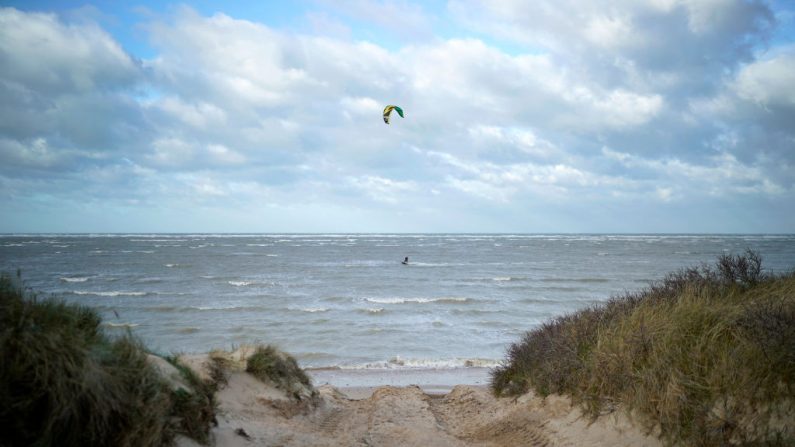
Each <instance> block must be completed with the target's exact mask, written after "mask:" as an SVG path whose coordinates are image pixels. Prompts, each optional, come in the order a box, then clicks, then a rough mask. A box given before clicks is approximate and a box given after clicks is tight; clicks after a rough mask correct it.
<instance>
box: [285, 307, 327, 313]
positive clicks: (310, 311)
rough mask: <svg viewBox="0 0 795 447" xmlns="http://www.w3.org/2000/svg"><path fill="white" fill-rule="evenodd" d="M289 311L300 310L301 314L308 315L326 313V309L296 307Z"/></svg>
mask: <svg viewBox="0 0 795 447" xmlns="http://www.w3.org/2000/svg"><path fill="white" fill-rule="evenodd" d="M291 310H300V311H301V312H309V313H316V312H328V308H326V307H298V308H291Z"/></svg>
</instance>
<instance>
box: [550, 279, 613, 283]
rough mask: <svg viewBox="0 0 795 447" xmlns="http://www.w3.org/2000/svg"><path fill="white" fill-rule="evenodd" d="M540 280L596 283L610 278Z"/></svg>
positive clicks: (607, 280)
mask: <svg viewBox="0 0 795 447" xmlns="http://www.w3.org/2000/svg"><path fill="white" fill-rule="evenodd" d="M539 281H541V282H583V283H597V282H610V281H611V280H610V278H542V279H540V280H539Z"/></svg>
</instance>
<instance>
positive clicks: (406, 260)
mask: <svg viewBox="0 0 795 447" xmlns="http://www.w3.org/2000/svg"><path fill="white" fill-rule="evenodd" d="M408 263H409V257H408V256H406V259H404V260H403V262H401V264H408Z"/></svg>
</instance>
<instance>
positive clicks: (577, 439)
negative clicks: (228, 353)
mask: <svg viewBox="0 0 795 447" xmlns="http://www.w3.org/2000/svg"><path fill="white" fill-rule="evenodd" d="M187 363H188V364H190V365H191V366H192V367H193V368H198V370H199V371H201V369H202V366H201V365H202V360H201V356H198V357H197V356H192V357H191V358H190V359H188V361H187ZM484 370H485V371H484ZM309 373H310V375H311V376H312V377H313V380H314V381H315V383H316V385H318V386H317V391H318V397H317V399H316V401H315V403H314V404H312V405H310V404H309V403H308V402H306V401H304V402H300V401H299V402H296V401H295V400H294V399H290V398H289V396H287V395H286V394H285V393H284V392H282V391H280V390H279V389H277V388H275V387H273V386H271V385H269V384H267V383H264V382H262V381H259V380H257V379H255V378H254V377H253V376H252V375H250V374H248V373H246V372H245V371H240V370H238V371H233V372H231V373H230V374H229V376H228V380H227V383H226V385H225V386H224V387H222V388H221V389H220V390H219V391H218V393H217V394H216V398H217V403H218V409H217V413H216V417H217V422H218V425H217V426H216V427H214V428H213V429H212V430H211V439H212V443H214V445H216V446H221V447H232V446H252V445H263V446H265V445H267V446H271V445H280V446H387V447H388V446H418V447H419V446H426V447H427V446H494V447H497V446H500V447H503V446H517V447H518V446H577V445H590V446H657V445H662V444H661V442H660V441H659V440H657V439H656V438H655V437H654V436H652V435H648V434H646V433H644V432H643V431H642V430H641V429H639V428H636V427H634V426H633V425H632V424H631V423H630V422H629V421H628V420H627V418H626V417H625V416H624V415H621V414H618V413H616V414H611V415H606V416H603V417H600V418H598V419H597V420H596V421H591V420H590V419H589V418H587V417H584V416H583V414H582V413H581V411H580V410H579V409H578V408H576V407H575V406H573V405H572V404H571V401H570V400H569V399H568V398H566V397H561V396H555V395H552V396H548V397H546V398H544V399H542V398H540V397H538V396H536V395H535V394H533V393H528V394H525V395H522V396H519V397H511V398H496V397H494V396H493V394H492V393H491V391H490V389H489V387H488V386H487V382H486V381H485V379H486V378H487V377H488V376H487V373H488V371H487V369H484V368H471V369H468V368H457V369H447V370H433V369H417V370H392V371H372V370H367V371H350V370H348V371H344V370H320V371H317V370H316V371H309ZM203 374H206V372H204V373H203ZM320 382H324V383H320ZM456 382H460V383H465V382H477V384H466V385H464V384H455V383H456ZM384 383H389V385H382V384H384ZM330 384H336V386H332V385H330ZM379 384H381V385H379ZM178 445H180V446H181V447H192V446H196V445H198V444H196V443H195V442H194V441H192V440H190V439H188V438H180V439H179V442H178Z"/></svg>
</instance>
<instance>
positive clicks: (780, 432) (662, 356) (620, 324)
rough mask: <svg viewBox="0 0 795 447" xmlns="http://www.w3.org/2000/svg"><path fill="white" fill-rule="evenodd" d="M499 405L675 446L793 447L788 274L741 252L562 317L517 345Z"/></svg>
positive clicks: (794, 331) (794, 368)
mask: <svg viewBox="0 0 795 447" xmlns="http://www.w3.org/2000/svg"><path fill="white" fill-rule="evenodd" d="M492 387H493V389H494V391H495V392H496V393H497V394H503V395H515V394H520V393H523V392H526V391H528V390H529V389H530V388H532V389H535V390H536V391H537V392H539V393H541V394H542V395H547V394H551V393H560V394H568V395H571V396H572V397H573V399H574V400H575V401H577V402H579V403H580V404H582V405H583V407H584V408H585V409H586V411H587V412H588V413H589V414H590V415H591V416H593V417H596V416H598V415H600V414H603V413H607V412H610V411H613V410H615V409H617V408H619V407H621V408H624V409H626V410H628V411H630V412H631V413H632V414H633V415H634V416H635V418H636V419H637V420H638V421H639V422H640V423H641V424H643V425H644V426H646V427H647V428H648V429H650V430H652V429H657V430H659V431H660V435H661V436H662V437H663V439H665V440H666V441H668V442H669V443H673V444H679V443H681V444H685V445H723V444H728V443H751V442H763V443H767V444H773V445H776V444H781V445H792V444H791V443H795V427H794V426H793V425H795V423H793V421H795V274H789V275H783V276H777V277H769V276H765V275H763V274H762V273H761V260H760V259H759V257H758V256H757V255H756V254H754V253H752V252H748V253H747V254H746V255H744V256H724V257H721V258H719V260H718V262H717V264H716V266H715V267H702V268H700V269H687V270H683V271H680V272H677V273H674V274H671V275H669V276H668V277H667V278H666V279H665V280H663V281H661V282H659V283H657V284H653V285H652V286H650V287H649V288H647V289H645V290H642V291H640V292H638V293H633V294H627V295H625V296H622V297H616V298H613V299H611V300H610V301H609V302H608V303H606V304H605V305H601V306H596V307H592V308H589V309H585V310H582V311H579V312H576V313H574V314H570V315H565V316H562V317H558V318H556V319H554V320H552V321H550V322H547V323H545V324H544V325H542V326H541V327H539V328H537V329H535V330H533V331H531V332H528V333H527V334H526V335H525V337H524V339H523V340H522V341H521V342H519V343H516V344H515V345H513V346H512V347H511V348H510V350H509V353H508V361H507V362H506V364H505V365H504V366H503V367H500V368H498V369H497V370H496V371H495V372H494V375H493V380H492Z"/></svg>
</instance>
